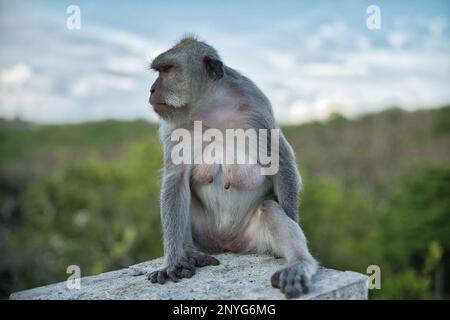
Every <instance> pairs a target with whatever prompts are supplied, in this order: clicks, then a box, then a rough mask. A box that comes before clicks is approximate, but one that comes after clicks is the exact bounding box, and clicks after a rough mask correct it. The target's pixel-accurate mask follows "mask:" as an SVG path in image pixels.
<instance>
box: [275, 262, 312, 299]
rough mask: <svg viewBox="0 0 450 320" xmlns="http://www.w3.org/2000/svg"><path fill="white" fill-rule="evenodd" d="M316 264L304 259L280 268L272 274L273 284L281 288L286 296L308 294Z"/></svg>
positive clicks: (294, 296) (295, 296) (292, 296)
mask: <svg viewBox="0 0 450 320" xmlns="http://www.w3.org/2000/svg"><path fill="white" fill-rule="evenodd" d="M314 270H315V268H314V266H313V265H311V266H310V265H309V263H308V262H305V261H302V262H297V263H294V264H292V265H291V266H289V267H286V268H284V269H281V270H278V271H277V272H275V273H274V274H273V275H272V278H271V279H270V281H271V282H272V286H273V287H275V288H279V289H280V290H281V292H283V293H284V294H285V296H286V298H288V299H290V298H298V297H299V296H300V295H301V294H307V293H308V292H309V287H310V285H311V278H312V276H313V274H314Z"/></svg>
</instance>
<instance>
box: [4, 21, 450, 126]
mask: <svg viewBox="0 0 450 320" xmlns="http://www.w3.org/2000/svg"><path fill="white" fill-rule="evenodd" d="M0 20H1V19H0ZM37 21H38V22H36V23H37V24H33V25H32V26H33V32H31V33H30V32H21V31H20V30H22V29H20V28H19V26H18V25H15V24H20V19H5V20H3V21H1V22H2V26H3V27H4V28H7V29H8V30H18V31H17V33H14V37H11V38H5V39H9V41H10V42H8V43H6V45H5V43H3V41H4V40H3V38H2V49H3V51H2V61H0V84H1V88H0V116H1V117H8V118H13V117H15V116H17V115H20V116H21V117H23V118H25V119H28V120H33V121H40V122H78V121H83V120H93V119H102V118H111V117H112V118H120V119H130V118H136V117H144V118H147V119H152V120H155V119H156V116H155V114H154V113H153V112H152V111H151V110H150V108H149V105H148V102H147V98H148V91H149V87H150V84H151V83H152V80H153V79H154V78H155V75H154V73H152V72H149V71H147V68H146V67H147V64H148V60H149V59H151V58H153V57H155V56H156V55H157V54H159V53H160V52H162V51H164V50H165V49H166V48H167V47H169V46H170V45H172V44H173V40H175V39H170V41H165V40H164V41H162V40H161V41H160V42H159V41H156V40H154V39H153V40H152V38H151V37H149V38H146V37H142V36H140V35H137V34H134V33H132V32H125V31H123V30H117V29H111V28H105V27H98V26H95V27H94V26H90V25H88V23H84V24H83V27H82V29H81V30H80V31H76V32H71V31H68V30H65V29H61V28H59V27H58V26H56V25H55V24H53V22H51V21H47V20H39V19H38V20H37ZM363 25H364V23H363ZM364 26H365V25H364ZM308 27H309V29H308ZM447 28H448V26H447V20H446V19H444V18H436V19H430V20H429V21H427V22H426V24H425V25H423V26H420V25H418V24H411V25H409V24H406V25H405V24H402V23H400V22H399V23H397V24H395V25H394V26H393V27H392V29H391V30H387V31H385V30H384V29H383V30H384V31H383V32H384V33H382V34H381V35H380V34H378V36H376V33H371V32H370V31H367V30H365V29H364V30H363V31H361V30H359V31H358V30H354V29H353V28H352V27H350V26H349V25H347V23H346V22H345V21H343V20H337V21H334V22H333V21H331V22H325V23H321V24H316V25H313V27H311V24H310V23H309V22H308V21H306V20H302V21H300V22H299V21H298V20H295V21H293V20H286V21H284V22H281V23H280V24H279V25H278V27H276V26H275V27H261V28H260V29H258V30H253V31H251V32H249V31H244V30H243V31H239V32H236V30H235V29H232V28H230V29H227V30H224V29H222V30H220V29H212V28H211V29H208V30H204V31H203V33H202V34H201V37H202V38H203V39H206V40H208V42H209V43H211V44H212V45H214V46H215V47H217V48H218V49H219V52H220V54H221V56H222V57H223V58H224V61H225V63H226V64H228V65H229V66H231V67H233V68H236V69H238V70H239V71H241V72H243V73H244V74H245V75H247V76H249V77H250V78H251V79H252V80H254V81H255V83H257V85H258V86H260V87H261V89H262V90H263V91H264V92H265V93H266V95H267V96H268V97H269V99H270V100H271V101H272V104H273V108H274V113H275V116H276V118H277V119H278V120H279V121H280V122H299V121H307V120H311V119H323V118H326V117H327V116H328V115H329V114H330V113H332V112H342V113H344V114H346V115H349V116H352V115H355V114H360V113H363V112H367V111H376V110H380V109H382V108H385V107H387V106H390V105H393V104H398V105H401V106H402V107H405V108H410V109H412V108H417V107H420V106H436V105H440V104H443V103H448V102H449V101H450V91H449V90H448V87H449V85H450V55H449V52H450V51H449V48H450V44H449V38H448V34H447V33H446V31H447ZM419 29H420V30H421V32H418V30H419ZM182 33H183V32H180V35H181V34H182ZM380 42H382V43H381V44H380ZM24 48H26V50H24Z"/></svg>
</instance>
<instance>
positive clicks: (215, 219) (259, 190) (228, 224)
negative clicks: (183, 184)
mask: <svg viewBox="0 0 450 320" xmlns="http://www.w3.org/2000/svg"><path fill="white" fill-rule="evenodd" d="M206 171H207V170H206ZM202 172H205V171H202ZM208 172H210V171H208ZM212 172H214V170H212ZM227 181H229V177H228V176H227V175H226V174H224V172H223V171H222V170H221V169H220V168H217V172H216V173H215V175H214V176H213V181H212V182H209V179H208V180H206V181H205V180H197V179H195V178H194V183H193V185H192V188H193V193H194V196H193V201H192V236H193V239H194V242H195V244H196V245H197V246H199V247H200V248H201V249H202V250H205V251H208V252H224V251H231V252H242V251H245V250H246V247H247V245H248V243H249V240H250V239H246V238H245V236H244V235H245V232H244V231H245V230H246V228H247V227H248V222H249V220H250V218H251V216H252V214H251V212H253V211H255V209H256V208H257V207H258V206H259V204H261V202H262V201H264V200H265V198H266V197H267V196H268V195H269V194H271V190H272V183H271V181H270V180H269V179H267V178H266V177H265V176H262V179H261V181H260V182H258V183H257V184H255V185H253V186H252V187H251V188H248V185H246V187H245V188H242V187H241V185H240V187H236V185H234V184H230V186H229V188H228V189H227V188H226V186H227V184H226V182H227ZM235 181H239V180H233V181H232V182H233V183H235Z"/></svg>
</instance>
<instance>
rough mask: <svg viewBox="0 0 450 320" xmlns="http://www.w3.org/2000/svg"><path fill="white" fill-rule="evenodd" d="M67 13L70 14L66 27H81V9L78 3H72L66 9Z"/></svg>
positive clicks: (70, 28) (71, 28)
mask: <svg viewBox="0 0 450 320" xmlns="http://www.w3.org/2000/svg"><path fill="white" fill-rule="evenodd" d="M66 13H67V14H68V15H69V16H68V17H67V19H66V27H67V29H69V30H79V29H81V9H80V7H79V6H77V5H74V4H72V5H70V6H68V7H67V9H66Z"/></svg>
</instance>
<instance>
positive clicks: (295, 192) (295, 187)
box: [273, 132, 302, 222]
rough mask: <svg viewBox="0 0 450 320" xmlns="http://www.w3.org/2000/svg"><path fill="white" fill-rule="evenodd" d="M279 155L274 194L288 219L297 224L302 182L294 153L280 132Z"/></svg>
mask: <svg viewBox="0 0 450 320" xmlns="http://www.w3.org/2000/svg"><path fill="white" fill-rule="evenodd" d="M279 155H280V162H279V171H278V173H277V174H276V175H274V176H273V187H274V192H275V195H276V197H277V201H278V203H279V204H280V206H281V207H282V208H283V210H284V211H285V212H286V214H287V215H288V216H289V218H291V219H292V220H294V221H295V222H298V207H299V193H300V191H301V187H302V182H301V178H300V174H299V173H298V169H297V162H296V160H295V155H294V151H293V150H292V147H291V146H290V145H289V143H288V142H287V140H286V138H285V137H284V135H283V134H282V133H281V132H280V144H279Z"/></svg>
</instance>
